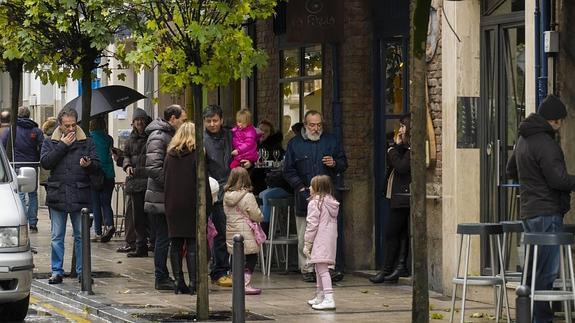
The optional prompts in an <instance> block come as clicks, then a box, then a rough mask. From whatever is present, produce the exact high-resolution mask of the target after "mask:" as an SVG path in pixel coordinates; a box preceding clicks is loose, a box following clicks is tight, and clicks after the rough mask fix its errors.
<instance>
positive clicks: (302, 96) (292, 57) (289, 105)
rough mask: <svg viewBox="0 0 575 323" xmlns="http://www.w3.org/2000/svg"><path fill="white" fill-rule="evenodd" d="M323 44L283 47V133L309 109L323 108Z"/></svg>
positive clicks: (281, 74)
mask: <svg viewBox="0 0 575 323" xmlns="http://www.w3.org/2000/svg"><path fill="white" fill-rule="evenodd" d="M322 65H323V62H322V48H321V45H314V46H306V47H297V48H286V49H283V50H281V51H280V81H279V87H280V96H281V100H280V112H281V113H280V115H281V118H282V120H281V129H282V132H283V135H284V137H285V136H286V135H287V134H288V132H289V131H290V129H291V126H292V125H294V124H295V123H297V122H300V121H303V116H304V115H305V113H306V112H307V111H309V110H317V111H319V112H321V111H322V75H323V66H322Z"/></svg>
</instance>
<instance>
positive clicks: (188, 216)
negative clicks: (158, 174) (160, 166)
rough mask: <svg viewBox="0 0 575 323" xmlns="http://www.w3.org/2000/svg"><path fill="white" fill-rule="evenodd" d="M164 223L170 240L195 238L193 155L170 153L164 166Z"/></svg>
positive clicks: (194, 157) (194, 173) (194, 156)
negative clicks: (165, 222) (166, 224)
mask: <svg viewBox="0 0 575 323" xmlns="http://www.w3.org/2000/svg"><path fill="white" fill-rule="evenodd" d="M164 174H165V178H166V181H165V186H164V188H165V189H164V191H165V193H166V201H165V205H166V221H167V223H168V235H169V237H170V238H195V237H196V213H195V210H196V203H197V202H196V197H197V194H195V193H196V182H197V176H196V152H195V151H192V152H190V151H187V150H186V151H182V152H181V153H180V154H179V155H178V153H176V152H174V151H173V150H172V151H170V152H169V153H168V156H166V161H165V163H164Z"/></svg>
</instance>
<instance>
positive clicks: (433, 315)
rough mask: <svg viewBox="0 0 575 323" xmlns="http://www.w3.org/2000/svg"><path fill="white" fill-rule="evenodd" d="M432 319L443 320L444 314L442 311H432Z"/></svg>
mask: <svg viewBox="0 0 575 323" xmlns="http://www.w3.org/2000/svg"><path fill="white" fill-rule="evenodd" d="M431 319H432V320H443V314H441V313H431Z"/></svg>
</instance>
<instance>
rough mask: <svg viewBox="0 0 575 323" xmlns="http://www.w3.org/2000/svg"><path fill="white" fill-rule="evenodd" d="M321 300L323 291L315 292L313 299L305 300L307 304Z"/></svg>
mask: <svg viewBox="0 0 575 323" xmlns="http://www.w3.org/2000/svg"><path fill="white" fill-rule="evenodd" d="M322 301H323V292H317V293H316V294H315V297H314V298H313V299H310V300H309V301H307V303H308V304H309V305H317V304H319V303H321V302H322Z"/></svg>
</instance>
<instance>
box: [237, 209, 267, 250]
mask: <svg viewBox="0 0 575 323" xmlns="http://www.w3.org/2000/svg"><path fill="white" fill-rule="evenodd" d="M236 211H237V212H238V213H240V214H242V215H243V216H244V220H245V221H246V223H247V224H248V226H249V227H250V229H252V233H253V234H254V239H255V240H256V243H257V244H258V245H262V244H263V243H264V242H265V241H266V240H267V239H268V237H267V236H266V233H265V232H264V230H263V229H262V226H261V225H260V224H259V223H258V222H254V221H252V220H251V219H250V218H249V217H248V216H247V215H246V214H245V213H244V212H243V211H242V210H240V208H239V207H237V206H236Z"/></svg>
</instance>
